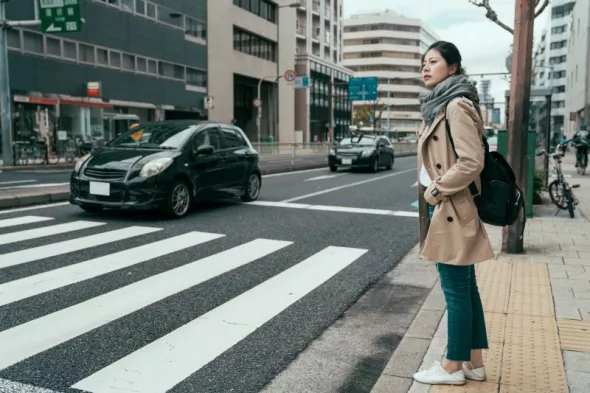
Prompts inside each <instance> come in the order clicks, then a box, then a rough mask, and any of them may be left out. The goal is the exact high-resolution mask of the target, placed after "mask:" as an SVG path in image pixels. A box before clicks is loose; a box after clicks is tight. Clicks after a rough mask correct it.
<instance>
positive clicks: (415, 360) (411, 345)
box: [383, 336, 430, 388]
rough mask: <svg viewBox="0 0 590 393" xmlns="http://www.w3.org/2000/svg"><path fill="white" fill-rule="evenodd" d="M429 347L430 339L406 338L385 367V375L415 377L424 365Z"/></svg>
mask: <svg viewBox="0 0 590 393" xmlns="http://www.w3.org/2000/svg"><path fill="white" fill-rule="evenodd" d="M429 346H430V339H422V338H412V337H408V336H404V338H403V339H402V341H401V342H400V343H399V345H398V346H397V348H396V349H395V352H394V353H393V356H392V357H391V360H390V361H389V363H387V365H386V366H385V369H384V370H383V374H385V375H389V376H394V377H403V378H412V375H414V373H415V372H416V370H417V369H418V368H419V367H420V365H421V364H422V359H424V355H425V354H426V351H427V350H428V347H429ZM408 388H409V385H408Z"/></svg>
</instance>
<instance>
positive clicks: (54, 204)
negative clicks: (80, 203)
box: [0, 202, 70, 214]
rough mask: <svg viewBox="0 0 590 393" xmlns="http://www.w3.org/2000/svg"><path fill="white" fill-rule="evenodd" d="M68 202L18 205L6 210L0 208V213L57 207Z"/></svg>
mask: <svg viewBox="0 0 590 393" xmlns="http://www.w3.org/2000/svg"><path fill="white" fill-rule="evenodd" d="M69 204H70V202H58V203H50V204H47V205H36V206H28V207H19V208H17V209H7V210H0V214H10V213H18V212H26V211H29V210H37V209H48V208H51V207H58V206H65V205H69Z"/></svg>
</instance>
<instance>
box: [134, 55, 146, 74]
mask: <svg viewBox="0 0 590 393" xmlns="http://www.w3.org/2000/svg"><path fill="white" fill-rule="evenodd" d="M136 64H137V72H141V73H143V74H145V73H147V59H146V58H144V57H137V63H136Z"/></svg>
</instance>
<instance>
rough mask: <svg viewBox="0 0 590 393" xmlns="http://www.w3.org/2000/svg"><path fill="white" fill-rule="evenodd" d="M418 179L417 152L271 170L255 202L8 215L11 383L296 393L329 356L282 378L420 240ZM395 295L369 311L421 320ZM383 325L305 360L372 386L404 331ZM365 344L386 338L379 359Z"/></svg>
mask: <svg viewBox="0 0 590 393" xmlns="http://www.w3.org/2000/svg"><path fill="white" fill-rule="evenodd" d="M47 175H48V176H50V175H49V174H47ZM415 179H416V168H415V157H409V158H400V159H398V160H396V165H395V167H394V169H393V170H391V171H386V170H384V171H380V172H379V173H376V174H372V173H363V172H358V173H357V172H354V173H350V172H339V173H336V174H334V173H331V172H330V171H329V170H328V169H319V170H309V171H305V172H300V173H289V174H280V175H269V176H265V177H264V179H263V190H262V193H261V198H260V200H259V201H257V202H255V203H251V204H243V203H239V202H238V201H219V202H215V203H207V204H203V205H200V206H198V207H196V208H195V209H194V210H195V211H194V212H192V213H191V214H190V215H189V216H188V217H185V218H184V219H181V220H174V221H170V220H164V219H161V218H159V217H158V216H157V215H155V214H150V213H133V212H125V213H121V212H105V213H102V214H96V215H93V214H88V213H84V212H82V211H81V210H80V209H78V208H77V207H74V206H70V205H68V204H56V205H53V206H49V207H47V206H45V207H32V208H24V209H19V210H17V211H2V212H0V391H15V392H16V391H18V392H21V393H26V392H38V391H39V390H34V389H33V388H29V386H36V387H40V388H44V389H50V391H49V392H51V391H59V392H79V391H90V392H101V393H103V392H121V391H138V392H141V393H143V392H164V391H170V392H187V393H188V392H191V393H194V392H199V393H203V392H224V393H225V392H240V393H249V392H259V391H261V390H262V389H263V388H264V387H265V386H266V387H267V388H266V390H265V391H266V392H279V391H290V392H298V391H300V390H298V388H297V384H298V382H297V380H299V381H302V380H301V378H307V379H308V380H307V386H311V387H309V389H311V391H314V390H313V389H314V388H313V381H314V378H317V379H318V380H319V379H321V378H323V372H324V371H322V368H321V367H320V368H316V369H315V370H309V372H307V373H306V375H303V376H301V375H297V376H295V375H293V378H291V379H292V380H293V381H294V382H293V385H292V386H284V385H283V386H281V387H280V388H279V387H274V386H275V385H272V384H271V385H269V382H271V381H272V380H273V378H274V377H275V376H277V375H278V374H279V373H281V372H282V374H281V375H282V376H283V378H282V379H283V380H289V378H288V374H289V372H290V371H289V370H290V368H289V365H290V363H291V362H292V361H293V360H294V359H295V358H297V357H298V356H299V357H301V356H303V355H302V353H304V350H305V348H306V347H307V346H308V345H309V344H310V343H311V342H312V341H314V340H316V341H317V340H321V338H318V337H320V335H321V334H322V332H324V331H325V329H326V328H328V327H330V326H331V325H335V323H334V322H335V321H337V320H338V318H340V317H341V316H342V314H343V313H344V312H345V311H346V310H348V309H349V308H350V307H351V305H354V304H355V303H356V302H357V301H359V298H360V297H361V296H362V295H363V293H365V291H367V289H369V288H370V287H372V286H373V285H374V284H375V283H376V282H377V281H378V280H379V279H380V278H381V277H382V276H383V275H384V274H386V273H387V272H389V271H390V270H391V269H392V268H394V267H395V266H396V265H397V264H398V262H399V261H400V260H401V258H402V257H403V256H404V255H405V254H406V253H407V252H408V251H409V250H410V249H411V248H412V247H413V246H414V245H415V244H416V242H417V240H418V220H417V218H416V215H417V214H416V209H415V208H413V207H412V206H411V204H412V202H414V200H415V199H416V188H415V187H414V183H415ZM285 201H287V202H285ZM155 242H158V243H155ZM154 243H155V244H154ZM387 294H388V295H387V297H386V298H379V299H377V300H374V301H371V300H368V301H367V303H368V304H367V305H368V306H367V307H361V308H360V309H361V311H360V314H359V315H358V317H359V318H360V320H361V321H362V320H363V318H365V319H366V318H368V317H366V316H364V315H363V312H366V313H371V310H373V311H374V310H375V309H379V310H380V309H383V310H384V312H387V313H389V314H391V313H394V314H395V313H397V312H399V313H400V314H399V315H400V320H401V319H403V320H404V321H406V322H407V320H408V318H409V317H408V315H410V314H408V309H416V310H417V308H418V306H419V304H420V303H421V302H422V301H423V299H424V297H425V296H426V294H425V293H424V294H423V293H415V292H412V293H409V292H408V289H407V288H405V289H404V288H394V287H391V291H390V292H387ZM361 299H363V298H361ZM362 310H365V311H362ZM367 315H369V314H367ZM395 319H396V318H394V320H395ZM409 321H411V319H409ZM404 323H405V322H404ZM408 324H409V322H408V323H406V324H405V325H404V326H406V325H408ZM390 328H392V327H390V326H381V330H383V329H386V330H388V329H390ZM405 328H406V327H404V329H405ZM376 331H379V329H378V328H373V327H371V326H364V328H363V327H362V326H359V328H358V330H356V328H355V330H354V331H353V332H352V333H350V332H348V333H347V334H348V336H347V337H344V338H342V340H341V342H340V343H339V345H338V346H337V347H334V348H331V349H329V350H326V352H325V353H324V354H322V355H317V354H316V355H313V354H312V355H307V356H316V357H317V356H322V357H323V358H324V359H323V360H322V362H324V363H326V362H327V363H330V364H331V365H332V366H335V365H341V367H337V368H338V369H339V370H340V371H339V372H336V374H334V375H337V376H334V375H332V378H333V381H331V382H333V384H334V386H335V387H334V391H338V392H347V393H352V392H370V389H371V387H372V384H373V383H374V382H375V381H376V379H377V377H378V375H379V374H380V372H381V370H382V367H384V366H385V363H386V361H387V358H388V355H390V354H391V353H392V352H393V350H394V349H395V346H396V345H397V342H399V339H400V337H401V336H403V331H401V332H400V331H399V329H397V330H396V332H397V333H396V334H398V335H401V336H400V337H397V336H396V337H397V338H396V339H387V340H383V339H382V340H379V337H376V336H374V335H375V334H376V333H375V332H376ZM363 340H364V341H363ZM355 342H356V343H358V342H373V343H378V344H376V345H378V346H379V348H381V349H382V350H381V351H380V352H379V357H378V359H377V361H373V362H371V363H370V367H368V366H367V364H366V362H365V361H364V360H363V359H355V358H354V356H355V355H354V351H353V350H352V347H354V345H355V344H353V343H355ZM357 345H358V344H357ZM348 346H350V348H348ZM302 351H303V352H302ZM343 354H348V356H349V357H351V358H350V359H349V358H348V357H344V356H343ZM354 364H361V365H362V367H360V368H354V367H353V369H351V368H350V367H349V365H354ZM359 370H360V371H359ZM286 374H287V378H286V379H285V375H286ZM324 382H325V381H324ZM310 384H311V385H310ZM287 385H288V384H287ZM299 386H301V385H299ZM318 386H319V385H318ZM3 389H4V390H3ZM9 389H13V390H9ZM306 389H307V388H306ZM306 391H308V390H306ZM316 391H317V392H318V393H320V391H319V390H315V391H314V393H315V392H316ZM324 391H325V390H324ZM324 391H322V392H321V393H324Z"/></svg>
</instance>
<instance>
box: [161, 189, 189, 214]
mask: <svg viewBox="0 0 590 393" xmlns="http://www.w3.org/2000/svg"><path fill="white" fill-rule="evenodd" d="M190 206H191V191H190V188H189V186H188V185H187V184H186V182H184V181H183V180H178V181H176V182H175V183H174V184H173V185H172V188H171V189H170V192H169V193H168V198H167V199H166V203H165V205H164V208H163V210H164V214H165V215H166V216H167V217H171V218H181V217H183V216H185V215H186V214H187V213H188V211H189V209H190Z"/></svg>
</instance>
